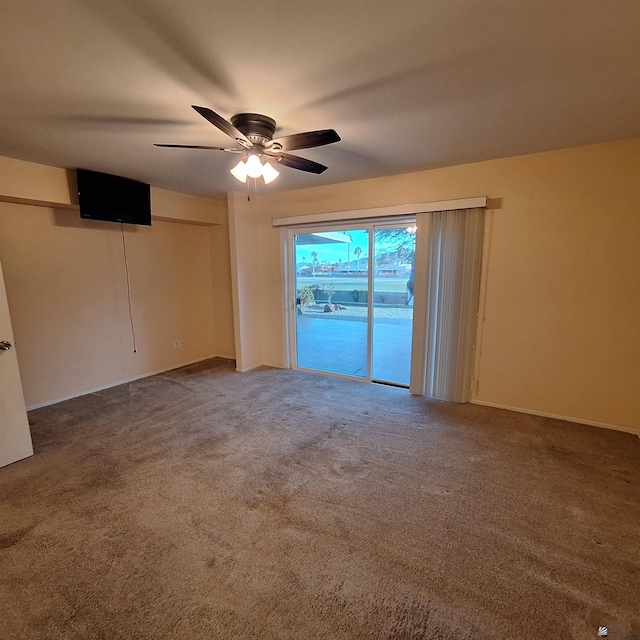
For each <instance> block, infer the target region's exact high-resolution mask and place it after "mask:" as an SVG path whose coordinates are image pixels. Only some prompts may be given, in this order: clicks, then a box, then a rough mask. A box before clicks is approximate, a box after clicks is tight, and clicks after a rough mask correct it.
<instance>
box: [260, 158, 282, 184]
mask: <svg viewBox="0 0 640 640" xmlns="http://www.w3.org/2000/svg"><path fill="white" fill-rule="evenodd" d="M279 175H280V172H279V171H277V170H276V169H274V168H273V167H272V166H271V165H270V164H269V163H268V162H265V163H264V166H263V167H262V177H263V179H264V183H265V184H269V183H270V182H273V181H274V180H275V179H276V178H277V177H278V176H279Z"/></svg>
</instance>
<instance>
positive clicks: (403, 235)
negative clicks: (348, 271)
mask: <svg viewBox="0 0 640 640" xmlns="http://www.w3.org/2000/svg"><path fill="white" fill-rule="evenodd" d="M373 244H374V251H373V254H374V255H373V264H374V266H373V267H372V268H373V322H372V331H373V347H372V356H373V357H372V373H371V377H372V379H373V380H375V381H379V382H390V383H392V384H397V385H401V386H407V387H408V386H409V376H410V371H411V335H412V331H413V266H414V256H415V248H416V236H415V225H409V224H407V223H405V224H404V225H402V226H393V227H387V226H385V227H376V228H375V230H374V243H373Z"/></svg>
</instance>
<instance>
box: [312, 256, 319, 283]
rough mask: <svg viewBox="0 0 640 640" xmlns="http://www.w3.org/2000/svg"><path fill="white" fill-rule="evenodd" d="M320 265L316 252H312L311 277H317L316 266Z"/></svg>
mask: <svg viewBox="0 0 640 640" xmlns="http://www.w3.org/2000/svg"><path fill="white" fill-rule="evenodd" d="M317 264H318V254H317V253H316V252H315V251H312V252H311V275H312V276H313V277H314V278H315V277H316V265H317Z"/></svg>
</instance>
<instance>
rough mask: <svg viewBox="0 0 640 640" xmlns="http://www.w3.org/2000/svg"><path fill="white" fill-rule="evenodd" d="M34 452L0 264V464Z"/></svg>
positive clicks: (1, 465) (3, 464)
mask: <svg viewBox="0 0 640 640" xmlns="http://www.w3.org/2000/svg"><path fill="white" fill-rule="evenodd" d="M32 455H33V446H32V445H31V433H30V431H29V421H28V420H27V411H26V409H25V405H24V395H23V393H22V383H21V381H20V372H19V371H18V358H17V356H16V350H15V347H14V344H13V331H12V330H11V318H10V317H9V305H8V304H7V292H6V290H5V286H4V277H3V275H2V265H1V264H0V467H4V466H5V465H7V464H11V463H12V462H16V460H22V458H27V457H28V456H32Z"/></svg>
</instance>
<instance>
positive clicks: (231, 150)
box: [153, 143, 244, 153]
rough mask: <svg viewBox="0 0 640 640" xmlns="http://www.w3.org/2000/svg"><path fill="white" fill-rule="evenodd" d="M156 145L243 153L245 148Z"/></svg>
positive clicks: (155, 144) (158, 145) (156, 145)
mask: <svg viewBox="0 0 640 640" xmlns="http://www.w3.org/2000/svg"><path fill="white" fill-rule="evenodd" d="M153 146H154V147H172V148H174V149H212V150H214V151H229V152H231V153H242V152H243V151H244V149H231V148H226V147H206V146H204V145H201V144H157V143H154V144H153Z"/></svg>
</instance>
